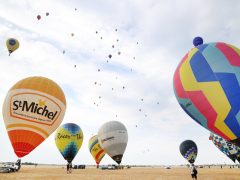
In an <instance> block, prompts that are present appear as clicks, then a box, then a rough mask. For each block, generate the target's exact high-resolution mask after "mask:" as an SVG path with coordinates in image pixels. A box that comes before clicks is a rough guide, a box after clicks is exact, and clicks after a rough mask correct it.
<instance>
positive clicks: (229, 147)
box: [209, 133, 238, 162]
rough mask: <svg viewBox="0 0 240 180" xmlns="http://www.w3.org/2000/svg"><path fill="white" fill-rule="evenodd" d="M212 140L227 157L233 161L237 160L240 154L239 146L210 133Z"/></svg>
mask: <svg viewBox="0 0 240 180" xmlns="http://www.w3.org/2000/svg"><path fill="white" fill-rule="evenodd" d="M209 139H210V140H212V142H213V144H214V145H215V146H216V147H217V148H218V149H219V150H220V151H222V152H223V153H224V154H225V155H226V156H227V157H229V158H230V159H231V160H232V161H233V162H235V161H236V159H237V155H238V147H237V146H235V145H234V144H232V143H231V142H228V141H226V140H225V139H223V138H222V137H220V136H218V135H216V134H213V133H210V137H209Z"/></svg>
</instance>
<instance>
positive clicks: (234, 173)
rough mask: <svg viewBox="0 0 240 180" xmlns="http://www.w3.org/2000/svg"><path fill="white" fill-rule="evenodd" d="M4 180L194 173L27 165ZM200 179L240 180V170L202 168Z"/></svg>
mask: <svg viewBox="0 0 240 180" xmlns="http://www.w3.org/2000/svg"><path fill="white" fill-rule="evenodd" d="M0 179H3V180H5V179H24V180H27V179H41V180H47V179H51V180H59V179H67V180H71V179H83V180H88V179H97V180H103V179H104V180H125V179H126V180H132V179H134V180H135V179H136V180H141V179H142V180H155V179H164V180H166V179H167V180H171V179H177V180H188V179H189V180H191V177H190V170H189V169H187V168H172V169H164V168H157V167H155V168H131V169H123V170H101V169H95V168H87V169H84V170H81V169H76V170H75V169H73V172H72V173H71V174H67V173H66V169H63V167H56V166H49V167H47V166H37V167H36V168H35V167H28V166H23V167H22V168H21V170H20V171H19V172H16V173H9V174H8V173H6V174H4V173H1V174H0ZM198 179H200V180H202V179H204V180H210V179H214V180H220V179H221V180H231V179H233V180H239V179H240V169H237V168H234V169H229V168H223V169H220V168H210V169H209V168H202V169H198Z"/></svg>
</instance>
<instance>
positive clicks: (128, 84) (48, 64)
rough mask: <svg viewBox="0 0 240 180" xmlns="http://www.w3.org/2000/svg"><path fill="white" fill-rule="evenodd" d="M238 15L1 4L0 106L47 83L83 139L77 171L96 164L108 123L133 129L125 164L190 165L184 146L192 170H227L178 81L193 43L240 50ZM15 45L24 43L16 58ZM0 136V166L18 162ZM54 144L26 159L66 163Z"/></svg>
mask: <svg viewBox="0 0 240 180" xmlns="http://www.w3.org/2000/svg"><path fill="white" fill-rule="evenodd" d="M75 8H76V9H77V10H75ZM239 9H240V2H239V1H237V0H229V1H224V0H205V1H203V0H195V1H191V0H181V1H177V0H121V1H117V0H115V1H113V0H102V1H99V0H92V1H90V0H85V1H80V0H58V1H57V0H52V1H49V0H41V1H33V0H21V1H19V0H8V1H5V0H1V1H0V68H1V70H0V106H2V104H3V101H4V98H5V95H6V93H7V91H8V90H9V89H10V88H11V86H12V85H14V84H15V83H16V82H17V81H19V80H21V79H23V78H26V77H29V76H44V77H47V78H50V79H52V80H54V81H55V82H56V83H58V84H59V85H60V86H61V88H62V89H63V91H64V93H65V96H66V100H67V109H66V114H65V117H64V120H63V122H62V124H64V123H67V122H74V123H76V124H78V125H79V126H80V127H81V129H82V130H83V133H84V142H83V145H82V147H81V149H80V151H79V153H78V154H77V156H76V157H75V159H74V161H73V163H75V164H94V160H93V158H92V157H91V155H90V153H89V150H88V140H89V138H90V137H91V136H92V135H95V134H96V133H97V131H98V128H99V127H100V126H101V125H102V124H103V123H105V122H107V121H111V120H118V121H121V122H122V123H124V124H125V126H126V127H127V130H128V135H129V142H128V145H127V148H126V151H125V154H124V157H123V160H122V163H123V164H152V165H160V164H185V163H187V162H186V160H185V159H184V158H183V157H182V156H181V155H180V152H179V145H180V143H181V142H182V141H184V140H186V139H191V140H194V141H195V142H196V144H197V146H198V150H199V153H198V157H197V160H196V164H202V163H209V164H211V163H225V162H226V163H231V161H230V160H229V159H228V158H227V157H226V156H225V155H224V154H223V153H221V152H220V151H219V150H218V149H217V148H216V147H215V146H214V145H213V144H212V142H211V141H209V140H208V137H209V131H207V130H206V129H204V128H203V127H201V126H199V125H198V124H197V123H196V122H194V121H193V120H192V119H191V118H190V117H188V116H187V115H186V114H185V113H184V111H183V110H182V109H181V107H180V106H179V105H178V102H177V100H176V98H175V95H174V92H173V81H172V79H173V73H174V71H175V69H176V67H177V65H178V63H179V62H180V60H181V59H182V57H183V56H184V55H185V54H186V53H187V52H188V51H189V50H190V49H191V48H192V47H193V45H192V40H193V38H194V37H195V36H202V37H203V39H204V42H206V43H207V42H219V41H221V42H226V43H230V44H233V45H235V46H237V47H239V46H240V21H239ZM46 12H49V16H46V15H45V14H46ZM37 15H41V17H42V18H41V20H37ZM115 29H117V31H116V30H115ZM96 31H97V32H98V33H97V34H96ZM71 33H74V36H71ZM9 37H14V38H17V39H18V40H19V42H20V48H19V49H18V50H17V51H16V52H14V53H13V54H12V55H11V56H10V57H9V56H8V52H7V49H6V47H5V42H6V39H7V38H9ZM101 37H102V39H101ZM112 45H114V48H112ZM63 51H65V54H63V53H62V52H63ZM118 52H120V55H119V54H118ZM109 54H111V55H112V58H111V59H109V58H108V55H109ZM75 65H76V67H75ZM98 69H99V70H100V71H99V70H98ZM95 82H96V84H95ZM123 87H125V88H123ZM112 88H113V89H112ZM0 108H1V107H0ZM1 119H2V118H1ZM136 126H137V127H136ZM0 132H1V133H0V139H1V143H0V149H1V150H0V161H15V160H16V159H17V156H16V155H15V154H14V151H13V149H12V146H11V144H10V141H9V139H8V135H7V132H6V130H5V125H4V122H3V120H2V121H0ZM54 135H55V132H54V133H53V134H52V135H51V136H49V137H48V139H46V140H45V141H44V142H43V143H42V144H41V145H39V146H38V147H37V148H36V149H35V150H34V151H32V152H31V153H30V154H29V155H27V156H25V157H24V158H22V160H23V161H24V162H25V161H28V162H29V161H31V162H37V163H55V164H63V163H65V160H64V159H63V157H62V156H61V154H60V152H59V151H58V149H57V148H56V146H55V142H54ZM102 163H103V164H108V163H114V161H113V160H111V159H110V158H109V157H107V156H105V157H104V159H103V160H102Z"/></svg>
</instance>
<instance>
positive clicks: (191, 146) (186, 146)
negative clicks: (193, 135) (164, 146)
mask: <svg viewBox="0 0 240 180" xmlns="http://www.w3.org/2000/svg"><path fill="white" fill-rule="evenodd" d="M179 149H180V152H181V154H182V156H183V157H184V158H185V159H186V160H187V161H188V162H189V163H194V162H195V159H196V158H197V153H198V149H197V145H196V144H195V142H193V141H192V140H186V141H183V142H182V143H181V144H180V148H179Z"/></svg>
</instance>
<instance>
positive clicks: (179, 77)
mask: <svg viewBox="0 0 240 180" xmlns="http://www.w3.org/2000/svg"><path fill="white" fill-rule="evenodd" d="M173 81H174V92H175V95H176V98H177V100H178V102H179V104H180V106H181V107H182V108H183V110H184V111H185V112H186V113H187V114H188V115H189V116H190V117H191V118H192V119H194V120H195V121H196V122H197V123H199V124H200V125H202V126H203V127H205V128H207V129H209V130H211V131H212V132H214V133H216V134H218V135H220V136H221V137H223V138H224V139H226V140H236V139H238V138H240V86H239V84H240V50H239V49H238V48H236V47H234V46H232V45H229V44H225V43H209V44H203V45H200V46H197V47H195V48H193V49H191V50H190V51H189V52H188V53H187V54H186V55H185V56H184V58H183V59H182V61H181V62H180V64H179V65H178V67H177V69H176V71H175V74H174V80H173Z"/></svg>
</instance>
